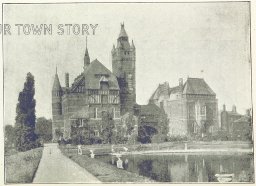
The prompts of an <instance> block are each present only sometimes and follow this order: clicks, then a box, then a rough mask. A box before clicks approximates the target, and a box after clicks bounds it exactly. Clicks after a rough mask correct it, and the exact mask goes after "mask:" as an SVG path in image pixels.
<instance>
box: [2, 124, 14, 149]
mask: <svg viewBox="0 0 256 186" xmlns="http://www.w3.org/2000/svg"><path fill="white" fill-rule="evenodd" d="M4 137H5V140H4V142H5V148H6V147H12V145H13V144H14V143H15V129H14V127H13V126H12V125H6V126H5V127H4Z"/></svg>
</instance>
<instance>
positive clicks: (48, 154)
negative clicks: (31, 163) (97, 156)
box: [33, 144, 100, 183]
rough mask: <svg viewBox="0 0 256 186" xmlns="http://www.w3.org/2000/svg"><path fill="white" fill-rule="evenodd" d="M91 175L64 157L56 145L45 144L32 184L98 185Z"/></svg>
mask: <svg viewBox="0 0 256 186" xmlns="http://www.w3.org/2000/svg"><path fill="white" fill-rule="evenodd" d="M99 182H100V181H99V180H98V179H97V178H96V177H94V176H93V175H92V174H91V173H89V172H88V171H86V170H85V169H84V168H82V167H80V166H79V165H78V164H76V163H75V162H73V161H72V160H70V159H69V158H68V157H66V156H64V155H63V154H62V153H61V151H60V149H59V148H58V144H45V145H44V150H43V155H42V159H41V161H40V164H39V167H38V169H37V172H36V175H35V177H34V180H33V183H99Z"/></svg>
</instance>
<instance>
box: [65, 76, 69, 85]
mask: <svg viewBox="0 0 256 186" xmlns="http://www.w3.org/2000/svg"><path fill="white" fill-rule="evenodd" d="M65 84H66V88H69V74H68V73H65Z"/></svg>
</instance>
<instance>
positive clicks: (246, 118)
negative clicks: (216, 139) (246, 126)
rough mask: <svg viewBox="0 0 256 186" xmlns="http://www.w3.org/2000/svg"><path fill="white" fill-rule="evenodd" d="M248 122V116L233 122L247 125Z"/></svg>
mask: <svg viewBox="0 0 256 186" xmlns="http://www.w3.org/2000/svg"><path fill="white" fill-rule="evenodd" d="M249 122H250V117H248V116H243V117H241V118H239V119H238V120H235V121H234V123H249Z"/></svg>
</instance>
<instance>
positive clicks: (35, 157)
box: [5, 148, 43, 183]
mask: <svg viewBox="0 0 256 186" xmlns="http://www.w3.org/2000/svg"><path fill="white" fill-rule="evenodd" d="M42 150H43V148H37V149H32V150H29V151H26V152H18V153H16V154H13V155H9V156H5V182H6V183H32V181H33V178H34V175H35V172H36V170H37V168H38V165H39V162H40V159H41V157H42Z"/></svg>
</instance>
